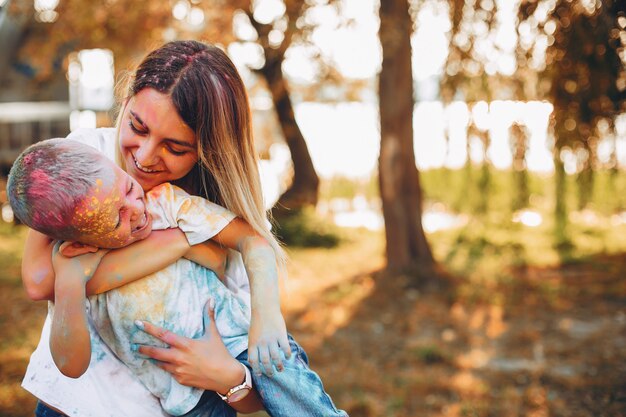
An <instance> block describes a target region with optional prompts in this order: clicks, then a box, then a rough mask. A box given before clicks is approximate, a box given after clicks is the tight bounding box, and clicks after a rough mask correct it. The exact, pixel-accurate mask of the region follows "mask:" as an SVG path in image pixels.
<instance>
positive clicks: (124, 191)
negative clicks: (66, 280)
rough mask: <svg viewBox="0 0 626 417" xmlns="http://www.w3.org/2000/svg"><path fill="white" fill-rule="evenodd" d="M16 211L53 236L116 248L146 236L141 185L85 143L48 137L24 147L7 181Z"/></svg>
mask: <svg viewBox="0 0 626 417" xmlns="http://www.w3.org/2000/svg"><path fill="white" fill-rule="evenodd" d="M7 194H8V197H9V203H10V204H11V207H12V208H13V211H14V213H15V216H16V217H17V218H18V219H19V220H20V221H22V222H23V223H24V224H26V225H27V226H29V227H31V228H33V229H35V230H37V231H39V232H41V233H44V234H46V235H48V236H50V237H52V238H54V239H59V240H65V241H76V242H80V243H83V244H85V245H90V246H95V247H100V248H119V247H123V246H126V245H129V244H131V243H133V242H135V241H137V240H141V239H144V238H145V237H147V236H148V235H149V234H150V232H151V230H152V219H151V217H150V215H149V213H148V212H147V210H146V206H145V202H144V193H143V190H142V188H141V186H140V185H139V184H138V183H137V181H135V180H134V179H133V178H132V177H131V176H130V175H128V174H127V173H125V172H124V171H123V170H122V169H120V168H119V167H118V166H116V165H115V164H114V163H113V162H112V161H110V160H109V159H108V158H106V157H105V156H104V155H102V154H100V153H99V152H98V151H96V150H95V149H93V148H91V147H90V146H88V145H84V144H82V143H79V142H75V141H72V140H68V139H49V140H45V141H42V142H39V143H36V144H35V145H32V146H30V147H29V148H27V149H26V150H25V151H24V152H23V153H22V154H21V155H20V156H19V157H18V158H17V160H16V161H15V163H14V164H13V167H12V168H11V172H10V174H9V180H8V183H7Z"/></svg>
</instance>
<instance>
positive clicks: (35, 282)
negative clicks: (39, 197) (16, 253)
mask: <svg viewBox="0 0 626 417" xmlns="http://www.w3.org/2000/svg"><path fill="white" fill-rule="evenodd" d="M53 247H54V240H52V239H50V238H49V237H48V236H46V235H44V234H43V233H39V232H37V231H35V230H32V229H30V230H29V231H28V235H27V236H26V243H25V244H24V254H23V256H22V284H23V285H24V289H25V290H26V293H27V294H28V297H29V298H30V299H31V300H33V301H40V300H53V299H54V271H53V269H52V248H53Z"/></svg>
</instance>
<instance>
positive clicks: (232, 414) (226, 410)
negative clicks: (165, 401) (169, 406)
mask: <svg viewBox="0 0 626 417" xmlns="http://www.w3.org/2000/svg"><path fill="white" fill-rule="evenodd" d="M236 416H237V412H236V411H235V410H234V409H233V408H232V407H231V406H229V405H228V404H226V403H225V402H224V401H223V400H222V399H221V398H220V397H218V396H217V394H216V393H215V392H213V391H204V394H202V397H201V398H200V401H199V402H198V405H196V406H195V407H194V408H193V410H191V411H190V412H188V413H186V414H183V415H182V416H181V417H236Z"/></svg>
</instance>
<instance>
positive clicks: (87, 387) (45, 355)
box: [22, 128, 250, 417]
mask: <svg viewBox="0 0 626 417" xmlns="http://www.w3.org/2000/svg"><path fill="white" fill-rule="evenodd" d="M68 138H70V139H73V140H76V141H79V142H82V143H86V144H88V145H90V146H93V147H94V148H96V149H98V150H99V151H101V152H103V153H104V154H105V155H106V156H107V157H109V158H110V159H111V160H113V161H115V159H116V158H115V153H116V147H117V143H116V142H117V141H116V138H115V129H112V128H108V129H81V130H78V131H76V132H74V133H72V134H70V135H69V136H68ZM232 253H233V254H234V253H236V252H234V251H233V252H232ZM237 255H238V254H237ZM240 260H241V258H240V256H239V259H238V260H237V258H235V259H232V260H231V261H230V262H229V265H232V266H233V267H232V268H229V270H227V282H226V284H227V286H228V288H229V289H231V290H233V292H234V293H236V294H237V295H239V296H240V299H241V300H242V301H244V304H247V305H248V306H249V293H250V290H249V283H248V280H247V277H246V275H245V270H244V269H243V265H242V263H240ZM238 261H239V262H238ZM242 272H243V274H242ZM88 304H89V303H88ZM88 308H90V307H89V305H88ZM53 309H54V306H53V303H48V316H47V317H46V320H45V322H44V326H43V329H42V332H41V339H40V341H39V344H38V346H37V348H36V349H35V351H34V352H33V354H32V355H31V358H30V362H29V364H28V368H27V370H26V374H25V376H24V379H23V381H22V387H23V388H24V389H26V390H27V391H29V392H30V393H32V394H33V395H34V396H36V397H37V398H39V399H40V400H41V401H43V402H45V403H46V404H48V405H50V406H52V407H54V408H56V409H58V410H60V411H62V412H63V413H65V414H67V415H69V416H81V417H121V416H129V417H144V416H145V417H154V416H167V414H166V413H165V412H164V411H163V409H162V408H161V404H160V402H159V399H158V398H157V397H156V396H154V395H152V394H151V393H150V391H148V389H147V388H146V387H145V386H144V385H143V384H142V383H141V382H140V380H139V379H138V378H137V376H136V375H134V374H133V372H132V371H131V370H130V368H128V367H127V366H126V365H124V364H123V363H122V362H121V361H120V360H119V359H117V357H116V356H115V354H114V353H113V352H112V351H111V349H109V347H108V346H107V345H106V344H105V343H104V342H103V340H102V338H101V337H100V336H99V335H98V333H97V332H96V331H95V328H94V325H93V322H92V321H91V319H90V320H89V321H88V326H89V332H90V336H91V347H92V355H91V362H90V364H89V368H88V369H87V371H86V372H85V373H84V374H83V375H82V376H81V377H80V378H76V379H72V378H68V377H66V376H64V375H63V374H62V373H61V372H60V371H59V370H58V369H57V367H56V365H55V364H54V361H53V359H52V354H51V353H50V346H49V340H50V326H51V316H52V313H53ZM89 317H91V314H90V315H89Z"/></svg>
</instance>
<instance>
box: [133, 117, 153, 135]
mask: <svg viewBox="0 0 626 417" xmlns="http://www.w3.org/2000/svg"><path fill="white" fill-rule="evenodd" d="M128 126H130V129H131V130H132V131H133V132H135V133H136V134H138V135H146V134H148V131H146V130H143V129H140V128H138V127H137V126H135V123H134V122H133V119H130V120H129V121H128Z"/></svg>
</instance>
